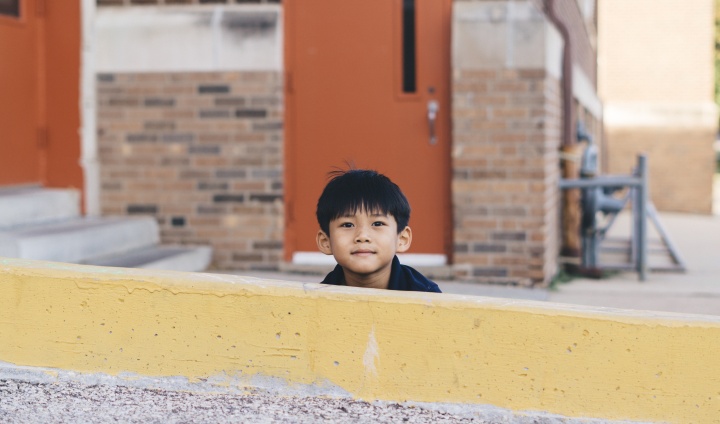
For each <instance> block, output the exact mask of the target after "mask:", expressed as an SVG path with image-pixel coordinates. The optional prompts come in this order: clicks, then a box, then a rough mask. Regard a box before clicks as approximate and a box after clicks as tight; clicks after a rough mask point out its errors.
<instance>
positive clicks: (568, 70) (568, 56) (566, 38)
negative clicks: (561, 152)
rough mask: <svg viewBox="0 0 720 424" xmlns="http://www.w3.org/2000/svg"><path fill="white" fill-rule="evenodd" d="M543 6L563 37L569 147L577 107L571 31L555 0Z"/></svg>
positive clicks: (564, 139) (566, 141)
mask: <svg viewBox="0 0 720 424" xmlns="http://www.w3.org/2000/svg"><path fill="white" fill-rule="evenodd" d="M543 6H544V9H545V15H546V16H547V17H548V19H550V21H551V22H552V23H553V25H555V28H557V30H558V31H560V36H562V39H563V43H564V45H563V64H562V81H561V83H562V93H563V99H562V111H563V131H562V146H563V147H568V146H572V145H574V144H575V132H574V130H573V128H574V125H573V123H574V122H575V113H574V112H575V108H574V107H573V106H574V105H573V91H572V49H571V47H572V45H571V40H570V31H568V29H567V26H565V24H564V23H563V22H562V21H561V20H560V18H558V15H557V14H556V10H555V0H544V1H543Z"/></svg>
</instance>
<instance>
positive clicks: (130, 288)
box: [0, 259, 720, 423]
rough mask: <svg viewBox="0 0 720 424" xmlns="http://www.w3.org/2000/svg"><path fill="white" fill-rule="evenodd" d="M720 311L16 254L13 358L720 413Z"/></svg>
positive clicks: (613, 411)
mask: <svg viewBox="0 0 720 424" xmlns="http://www.w3.org/2000/svg"><path fill="white" fill-rule="evenodd" d="M718 352H720V320H719V319H717V318H714V317H703V316H690V315H671V314H659V313H658V314H653V313H645V312H638V311H623V310H609V309H592V308H585V307H575V306H569V305H559V304H549V303H539V302H530V301H513V300H505V299H490V298H481V297H463V296H453V295H438V294H425V293H407V294H404V293H394V292H387V291H375V290H370V289H352V288H343V287H331V286H320V285H317V284H305V285H302V284H300V283H290V282H273V281H263V280H257V279H252V278H244V277H234V276H226V275H212V274H191V273H172V272H160V271H147V270H129V269H122V268H101V267H87V266H79V265H68V264H58V263H48V262H34V261H25V260H16V259H0V361H5V362H9V363H12V364H17V365H27V366H38V367H51V368H60V369H66V370H75V371H81V372H100V373H108V374H118V373H121V372H130V373H136V374H140V375H147V376H185V377H187V378H189V379H191V380H194V381H197V380H199V379H202V378H207V377H213V376H217V375H218V374H224V375H227V376H229V377H231V378H232V379H235V380H234V381H235V382H240V384H242V383H243V382H249V381H250V377H253V376H269V377H279V378H281V379H283V380H284V381H286V382H287V383H288V384H290V385H295V384H298V383H299V384H314V385H323V386H325V387H329V386H332V385H334V386H337V387H339V388H342V389H344V390H345V391H347V392H349V393H350V394H352V395H354V396H356V397H361V398H364V399H385V400H394V401H404V400H413V401H424V402H458V403H470V404H490V405H494V406H498V407H504V408H509V409H513V410H538V411H546V412H551V413H556V414H561V415H566V416H576V417H600V418H605V419H636V420H663V421H674V422H684V423H687V422H710V421H712V420H715V419H717V417H719V416H720V366H718V365H717V364H718V356H717V355H718Z"/></svg>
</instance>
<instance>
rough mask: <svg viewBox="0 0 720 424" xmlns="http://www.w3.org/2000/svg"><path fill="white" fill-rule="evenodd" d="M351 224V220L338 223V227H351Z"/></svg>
mask: <svg viewBox="0 0 720 424" xmlns="http://www.w3.org/2000/svg"><path fill="white" fill-rule="evenodd" d="M352 226H353V225H352V222H343V223H342V224H340V227H343V228H351V227H352Z"/></svg>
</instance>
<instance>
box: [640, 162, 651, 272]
mask: <svg viewBox="0 0 720 424" xmlns="http://www.w3.org/2000/svg"><path fill="white" fill-rule="evenodd" d="M638 174H639V177H640V180H641V181H642V184H641V185H640V187H638V188H637V191H638V200H639V201H638V215H639V218H640V219H639V221H638V264H637V265H638V273H639V274H640V281H645V278H646V276H647V267H648V264H647V215H648V201H649V197H650V196H649V193H648V192H649V187H648V169H647V156H645V155H639V156H638Z"/></svg>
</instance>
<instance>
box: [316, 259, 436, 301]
mask: <svg viewBox="0 0 720 424" xmlns="http://www.w3.org/2000/svg"><path fill="white" fill-rule="evenodd" d="M321 284H332V285H334V286H344V285H346V284H345V274H343V269H342V267H341V266H340V265H337V266H335V269H333V270H332V271H330V273H329V274H328V275H327V276H325V279H324V280H322V282H321ZM388 290H405V291H419V292H433V293H442V292H441V291H440V287H438V285H437V284H435V283H434V282H432V281H430V280H428V279H427V278H425V276H424V275H422V274H420V273H419V272H417V271H416V270H415V269H413V268H410V267H409V266H407V265H400V261H399V260H398V258H397V256H395V257H394V258H393V261H392V267H391V268H390V283H389V284H388Z"/></svg>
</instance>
